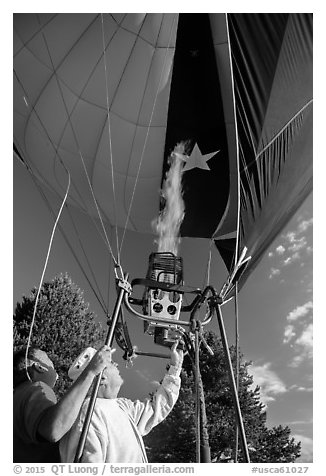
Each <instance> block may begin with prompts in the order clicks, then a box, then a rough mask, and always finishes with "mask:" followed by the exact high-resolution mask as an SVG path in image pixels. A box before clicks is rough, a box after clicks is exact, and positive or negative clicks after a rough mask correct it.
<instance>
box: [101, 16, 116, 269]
mask: <svg viewBox="0 0 326 476" xmlns="http://www.w3.org/2000/svg"><path fill="white" fill-rule="evenodd" d="M101 30H102V47H103V62H104V77H105V92H106V109H107V124H108V132H109V149H110V167H111V181H112V191H113V209H114V221H115V226H114V228H115V238H116V247H117V263H118V264H120V248H119V236H118V226H117V203H116V191H115V179H114V169H113V151H112V135H111V119H110V101H109V84H108V71H107V62H106V52H105V34H104V20H103V13H101Z"/></svg>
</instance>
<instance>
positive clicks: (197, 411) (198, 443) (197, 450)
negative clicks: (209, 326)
mask: <svg viewBox="0 0 326 476" xmlns="http://www.w3.org/2000/svg"><path fill="white" fill-rule="evenodd" d="M199 372H200V369H199V331H198V328H196V330H195V389H196V463H200V401H199V388H198V385H199Z"/></svg>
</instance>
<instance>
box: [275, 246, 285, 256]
mask: <svg viewBox="0 0 326 476" xmlns="http://www.w3.org/2000/svg"><path fill="white" fill-rule="evenodd" d="M275 251H276V253H277V254H278V255H282V254H283V253H284V252H285V248H284V246H282V245H280V246H278V247H277V248H276V250H275Z"/></svg>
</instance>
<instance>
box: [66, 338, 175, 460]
mask: <svg viewBox="0 0 326 476" xmlns="http://www.w3.org/2000/svg"><path fill="white" fill-rule="evenodd" d="M177 345H178V343H177V342H176V343H175V344H174V345H173V346H172V348H171V365H170V367H169V369H168V371H167V373H166V375H165V376H164V379H163V381H162V383H161V385H160V386H159V388H158V389H157V390H156V392H155V394H154V395H153V396H152V397H151V398H147V399H146V400H145V401H144V402H141V401H139V400H137V401H135V402H133V401H131V400H129V399H127V398H117V397H118V393H119V391H120V388H121V385H122V383H123V380H122V378H121V376H120V373H119V370H118V367H117V364H116V363H114V362H111V363H110V365H108V366H107V367H106V369H105V370H104V372H103V374H102V378H101V383H100V386H99V391H98V398H97V400H96V403H95V406H94V411H93V414H92V419H91V422H90V425H89V430H88V433H87V438H86V442H85V447H84V452H83V455H82V458H81V462H82V463H104V462H109V463H145V462H147V456H146V451H145V446H144V443H143V439H142V436H143V435H146V434H147V433H149V432H150V431H151V429H152V428H153V427H154V426H156V425H157V424H158V423H160V422H161V421H162V420H164V418H166V417H167V415H168V414H169V413H170V411H171V410H172V408H173V406H174V404H175V402H176V401H177V398H178V396H179V390H180V383H181V381H180V376H179V375H180V371H181V367H182V360H183V353H182V351H178V350H177ZM86 354H87V355H89V354H90V349H86ZM84 356H85V354H84V355H83V354H82V355H81V356H79V358H77V359H76V362H75V364H74V365H73V366H72V367H71V368H70V369H69V372H68V374H69V375H70V376H71V377H72V378H75V377H76V376H77V375H78V371H79V370H81V369H82V367H83V362H84V365H85V363H86V360H85V359H84ZM88 404H89V398H88V399H86V400H85V403H84V405H83V406H82V409H81V412H80V415H79V416H78V419H77V420H76V422H75V423H74V425H73V427H72V428H71V430H70V431H69V432H68V433H67V434H66V435H65V436H64V437H63V439H62V440H61V442H60V454H61V459H62V462H65V463H68V462H73V461H74V458H75V453H76V449H77V445H78V442H79V439H80V435H81V432H82V429H83V423H84V420H85V415H86V412H87V409H88Z"/></svg>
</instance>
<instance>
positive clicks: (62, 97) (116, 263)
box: [42, 32, 123, 275]
mask: <svg viewBox="0 0 326 476" xmlns="http://www.w3.org/2000/svg"><path fill="white" fill-rule="evenodd" d="M42 36H43V40H44V43H45V46H46V49H47V52H48V55H49V59H50V61H51V65H52V68H53V72H54V76H55V79H56V82H57V85H58V89H59V91H60V95H61V99H62V102H63V105H64V108H65V112H66V115H67V118H68V122H69V124H70V127H71V130H72V133H73V137H74V140H75V144H76V147H77V149H78V154H79V156H80V159H81V162H82V165H83V168H84V172H85V176H86V179H87V182H88V186H89V189H90V192H91V195H92V198H93V201H94V205H95V208H96V211H97V215H98V217H99V220H100V223H101V226H102V229H103V232H104V236H105V239H106V242H107V245H108V249H109V252H110V254H111V256H112V259H113V261H114V263H115V266H116V267H118V268H120V270H121V272H122V269H121V265H120V264H119V263H118V262H117V260H116V259H115V256H114V254H113V251H112V247H111V243H110V241H109V239H108V236H107V232H106V229H105V226H104V223H103V218H102V214H101V212H100V209H99V206H98V203H97V200H96V197H95V194H94V190H93V186H92V184H91V181H90V178H89V174H88V172H87V168H86V164H85V161H84V157H83V154H82V152H81V150H80V146H79V142H78V139H77V136H76V132H75V129H74V127H73V124H72V122H71V118H70V114H69V111H68V108H67V104H66V101H65V98H64V95H63V91H62V87H61V84H60V81H59V79H58V75H57V71H56V69H55V67H54V63H53V59H52V56H51V53H50V50H49V46H48V42H47V40H46V38H45V35H44V32H42ZM122 275H123V274H122Z"/></svg>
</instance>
